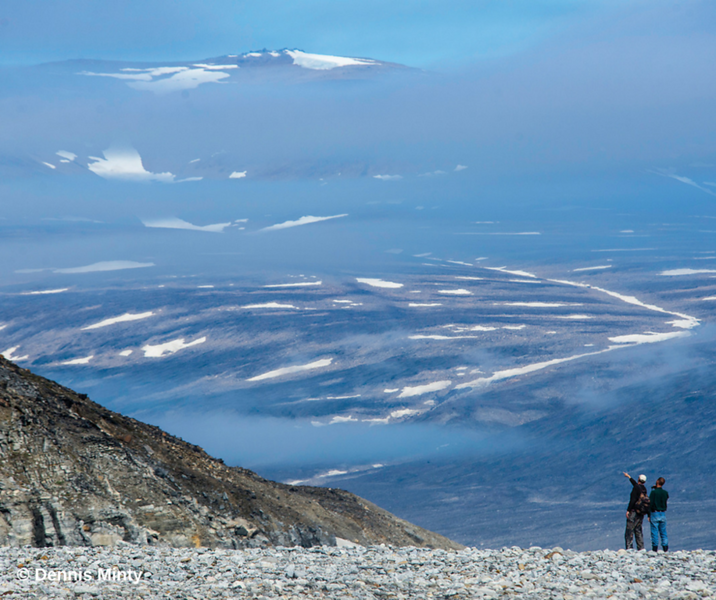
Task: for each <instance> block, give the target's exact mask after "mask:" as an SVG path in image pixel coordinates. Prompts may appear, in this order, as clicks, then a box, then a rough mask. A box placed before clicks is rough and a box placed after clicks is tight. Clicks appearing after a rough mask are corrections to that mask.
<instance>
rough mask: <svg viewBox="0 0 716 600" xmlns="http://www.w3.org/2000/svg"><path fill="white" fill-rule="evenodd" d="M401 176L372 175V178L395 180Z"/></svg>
mask: <svg viewBox="0 0 716 600" xmlns="http://www.w3.org/2000/svg"><path fill="white" fill-rule="evenodd" d="M402 178H403V176H402V175H373V179H380V180H381V181H397V180H398V179H402Z"/></svg>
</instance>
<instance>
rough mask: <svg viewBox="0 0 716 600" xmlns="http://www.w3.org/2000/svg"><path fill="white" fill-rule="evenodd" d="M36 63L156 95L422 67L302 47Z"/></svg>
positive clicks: (361, 76) (354, 76) (353, 76)
mask: <svg viewBox="0 0 716 600" xmlns="http://www.w3.org/2000/svg"><path fill="white" fill-rule="evenodd" d="M36 68H41V69H44V70H48V69H51V70H60V71H68V74H73V75H81V76H86V77H102V78H109V79H115V80H118V81H122V82H123V83H125V84H126V85H128V86H129V87H131V88H133V89H136V90H139V91H149V92H153V93H155V94H167V93H171V92H177V91H183V90H189V89H194V88H197V87H199V86H200V85H202V84H206V83H224V84H225V83H249V82H251V83H274V82H278V81H285V82H287V83H295V82H302V81H315V80H326V79H365V78H371V77H374V76H376V75H378V74H380V73H382V72H386V71H395V70H402V71H417V70H416V69H411V68H410V67H406V66H404V65H400V64H396V63H389V62H384V61H380V60H376V59H372V58H354V57H347V56H335V55H328V54H314V53H310V52H304V51H303V50H299V49H289V48H283V49H281V50H266V49H264V50H260V51H252V52H245V53H243V54H227V55H224V56H218V57H213V58H205V59H200V60H190V61H148V62H139V61H121V60H95V59H74V60H66V61H61V62H52V63H44V64H41V65H38V66H37V67H36Z"/></svg>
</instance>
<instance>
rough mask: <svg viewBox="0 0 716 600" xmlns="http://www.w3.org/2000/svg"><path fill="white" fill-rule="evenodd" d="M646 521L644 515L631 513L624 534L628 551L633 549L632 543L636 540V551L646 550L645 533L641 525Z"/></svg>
mask: <svg viewBox="0 0 716 600" xmlns="http://www.w3.org/2000/svg"><path fill="white" fill-rule="evenodd" d="M643 520H644V515H640V514H639V513H637V512H636V511H634V510H632V511H630V512H629V516H628V517H627V522H626V531H625V532H624V541H625V542H626V549H627V550H630V549H631V543H632V540H633V539H634V538H636V549H637V550H643V549H644V532H643V531H642V530H641V523H642V521H643Z"/></svg>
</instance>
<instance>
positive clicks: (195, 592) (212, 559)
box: [0, 544, 716, 600]
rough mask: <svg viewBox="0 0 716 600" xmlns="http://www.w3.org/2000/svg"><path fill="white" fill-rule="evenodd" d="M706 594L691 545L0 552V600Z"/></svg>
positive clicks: (711, 587)
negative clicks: (654, 548)
mask: <svg viewBox="0 0 716 600" xmlns="http://www.w3.org/2000/svg"><path fill="white" fill-rule="evenodd" d="M78 577H79V578H81V581H68V580H70V579H73V578H78ZM103 578H104V579H103ZM713 596H716V552H714V551H702V550H695V551H691V552H672V553H669V554H662V553H658V554H654V553H653V552H635V551H629V552H626V551H625V550H620V551H618V552H614V551H609V550H604V551H596V552H571V551H569V550H562V549H561V548H552V549H542V548H530V549H528V550H524V549H520V548H517V547H513V548H503V549H501V550H477V549H473V548H468V549H466V550H463V551H460V552H446V551H444V550H425V549H419V548H391V547H385V546H374V547H369V548H363V547H351V548H333V547H318V548H311V549H303V548H272V549H265V550H246V551H241V550H207V549H203V548H199V549H176V548H152V547H138V546H131V545H128V544H127V545H122V546H118V547H117V546H116V547H113V548H78V547H64V548H45V549H38V548H8V547H5V548H0V597H2V598H3V599H4V598H8V599H12V598H22V599H30V598H76V597H82V598H93V597H96V598H107V599H110V598H111V599H114V598H133V599H134V598H143V599H158V598H162V599H164V598H166V599H171V600H184V599H186V600H188V599H195V600H209V599H214V598H262V597H263V598H335V599H344V598H378V599H384V598H426V599H427V598H435V599H437V598H450V599H458V598H534V599H540V600H543V599H564V600H568V599H570V598H575V599H576V598H614V599H620V598H628V599H636V598H665V599H684V600H686V599H694V600H695V599H697V598H709V597H713Z"/></svg>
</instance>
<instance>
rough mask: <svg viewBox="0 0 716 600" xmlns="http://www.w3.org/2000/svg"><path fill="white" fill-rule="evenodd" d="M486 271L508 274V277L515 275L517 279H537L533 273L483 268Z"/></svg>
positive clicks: (505, 268) (504, 268) (501, 268)
mask: <svg viewBox="0 0 716 600" xmlns="http://www.w3.org/2000/svg"><path fill="white" fill-rule="evenodd" d="M483 268H485V269H487V270H488V271H500V272H501V273H509V274H510V275H517V276H518V277H529V278H531V279H537V278H538V277H537V275H535V274H534V273H528V272H527V271H519V270H509V269H508V268H507V267H483Z"/></svg>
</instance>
